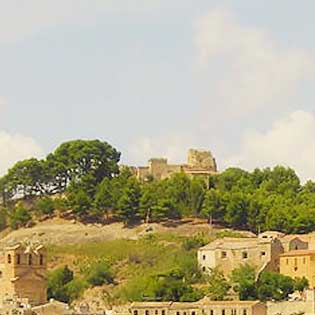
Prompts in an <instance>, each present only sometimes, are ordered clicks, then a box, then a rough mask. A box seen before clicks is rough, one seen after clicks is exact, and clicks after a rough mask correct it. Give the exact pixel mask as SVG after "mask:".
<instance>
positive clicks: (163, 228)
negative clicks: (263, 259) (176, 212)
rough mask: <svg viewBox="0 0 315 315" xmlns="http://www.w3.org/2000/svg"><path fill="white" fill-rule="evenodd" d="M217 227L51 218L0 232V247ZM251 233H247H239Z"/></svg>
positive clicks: (201, 223)
mask: <svg viewBox="0 0 315 315" xmlns="http://www.w3.org/2000/svg"><path fill="white" fill-rule="evenodd" d="M222 230H223V229H222V228H220V227H215V228H213V229H211V227H210V226H209V224H207V222H206V221H205V220H198V219H185V220H180V221H167V222H165V223H151V224H140V225H137V226H134V227H124V225H123V223H111V224H108V225H101V224H82V223H80V222H76V221H67V220H64V219H59V218H54V219H50V220H47V221H44V222H41V223H38V224H37V225H35V226H34V227H31V228H21V229H18V230H15V231H9V230H6V231H3V232H2V234H0V247H2V248H3V247H4V246H6V245H7V244H9V243H14V242H19V241H25V240H27V239H28V240H33V241H40V242H42V243H44V244H53V245H63V244H81V243H89V242H93V243H94V242H103V241H109V240H116V239H129V240H137V239H139V238H141V237H142V236H144V235H145V234H149V233H158V234H163V233H174V234H176V235H178V236H191V235H195V234H197V233H202V234H205V235H210V234H211V231H212V233H216V232H218V231H222ZM240 233H242V234H244V235H249V236H253V234H252V233H250V232H240Z"/></svg>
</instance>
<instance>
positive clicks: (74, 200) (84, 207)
mask: <svg viewBox="0 0 315 315" xmlns="http://www.w3.org/2000/svg"><path fill="white" fill-rule="evenodd" d="M68 202H69V206H70V207H71V208H72V209H73V212H74V213H75V214H76V215H77V216H78V217H79V218H82V217H84V216H86V215H88V214H89V213H90V210H91V207H92V201H91V199H90V197H89V196H88V194H87V193H86V192H85V191H83V190H79V191H77V192H71V193H70V194H69V195H68Z"/></svg>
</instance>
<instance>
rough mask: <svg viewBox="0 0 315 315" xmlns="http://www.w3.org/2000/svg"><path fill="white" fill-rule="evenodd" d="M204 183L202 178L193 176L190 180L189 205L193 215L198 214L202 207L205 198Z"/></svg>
mask: <svg viewBox="0 0 315 315" xmlns="http://www.w3.org/2000/svg"><path fill="white" fill-rule="evenodd" d="M205 190H206V183H205V181H204V179H203V178H200V177H194V178H193V179H191V181H190V203H191V205H190V207H191V210H192V212H193V214H194V215H195V216H198V215H199V214H200V212H201V209H202V204H203V201H204V198H205Z"/></svg>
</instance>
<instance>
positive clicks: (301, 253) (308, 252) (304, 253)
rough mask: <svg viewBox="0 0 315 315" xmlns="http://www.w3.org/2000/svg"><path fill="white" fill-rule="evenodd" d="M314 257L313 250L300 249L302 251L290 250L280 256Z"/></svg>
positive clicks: (314, 252) (314, 251)
mask: <svg viewBox="0 0 315 315" xmlns="http://www.w3.org/2000/svg"><path fill="white" fill-rule="evenodd" d="M314 255H315V250H308V249H304V250H303V249H302V250H291V251H290V252H287V253H284V254H281V255H280V257H289V256H291V257H292V256H293V257H294V256H314Z"/></svg>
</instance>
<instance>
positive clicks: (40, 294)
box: [0, 244, 47, 305]
mask: <svg viewBox="0 0 315 315" xmlns="http://www.w3.org/2000/svg"><path fill="white" fill-rule="evenodd" d="M46 271H47V253H46V249H45V248H44V247H43V246H42V245H32V244H28V245H23V244H18V245H15V246H12V247H7V248H5V250H4V252H3V256H2V261H1V264H0V302H1V303H2V301H3V300H5V299H10V298H12V297H18V298H21V299H28V301H29V303H30V304H31V305H40V304H44V303H46V301H47V296H46Z"/></svg>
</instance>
